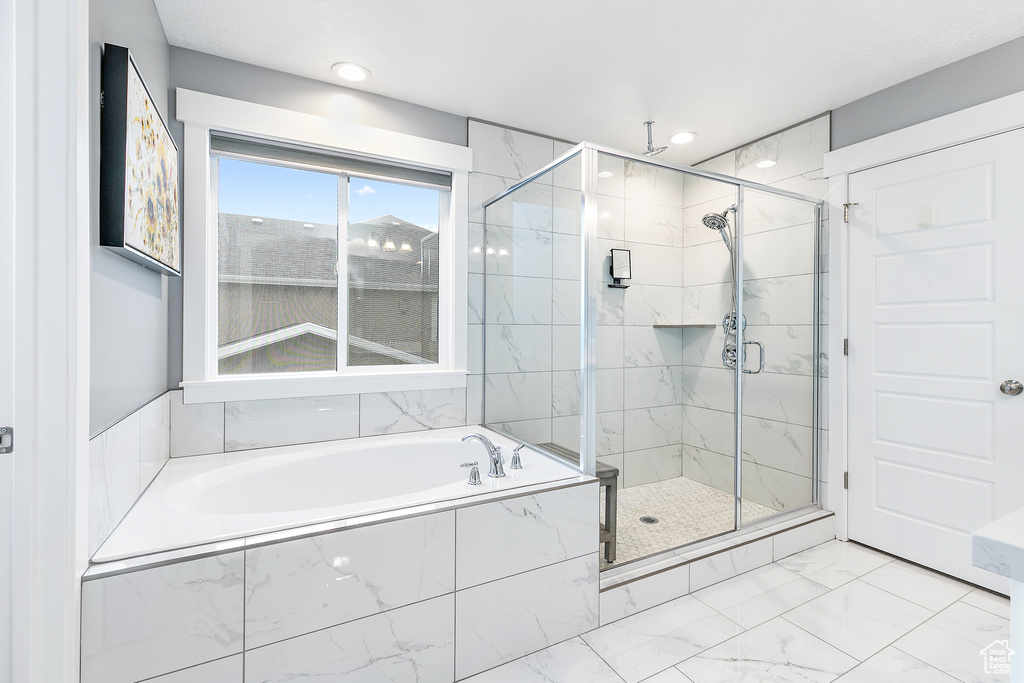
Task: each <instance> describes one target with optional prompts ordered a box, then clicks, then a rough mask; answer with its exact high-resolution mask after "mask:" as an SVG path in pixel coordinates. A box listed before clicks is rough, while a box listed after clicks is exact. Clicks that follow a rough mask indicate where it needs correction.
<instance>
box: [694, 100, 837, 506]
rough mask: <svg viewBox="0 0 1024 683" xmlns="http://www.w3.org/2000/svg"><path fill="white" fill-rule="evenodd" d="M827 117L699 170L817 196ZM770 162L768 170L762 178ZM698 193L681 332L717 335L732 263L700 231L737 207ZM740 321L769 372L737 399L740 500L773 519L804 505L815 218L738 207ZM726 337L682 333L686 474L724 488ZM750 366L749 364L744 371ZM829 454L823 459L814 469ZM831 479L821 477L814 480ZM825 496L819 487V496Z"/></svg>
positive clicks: (765, 199) (790, 207)
mask: <svg viewBox="0 0 1024 683" xmlns="http://www.w3.org/2000/svg"><path fill="white" fill-rule="evenodd" d="M829 121H830V117H829V115H824V116H821V117H819V118H817V119H814V120H812V121H809V122H807V123H804V124H801V125H799V126H796V127H794V128H790V129H788V130H786V131H783V132H781V133H779V134H777V135H773V136H771V137H769V138H766V139H764V140H761V141H758V142H756V143H753V144H751V145H747V146H746V147H742V148H740V149H738V150H736V151H734V152H729V153H727V154H724V155H722V156H719V157H716V158H714V159H711V160H709V161H707V162H705V163H704V164H702V165H701V166H700V167H701V168H703V169H706V170H711V171H716V172H719V173H723V174H726V175H732V176H737V177H740V178H745V179H749V180H754V181H757V182H760V183H763V184H766V185H771V186H773V187H778V188H780V189H785V190H790V191H794V192H799V193H801V194H805V195H809V196H812V197H819V198H824V197H825V195H826V193H827V190H828V184H827V181H825V180H823V179H822V170H821V169H822V161H823V157H824V154H825V152H827V151H828V148H829ZM766 159H767V160H771V161H774V162H775V165H773V166H771V167H769V168H758V167H757V163H758V162H760V161H762V160H766ZM722 187H723V186H720V185H718V184H713V183H707V182H698V183H694V186H693V187H689V186H688V187H687V188H686V190H685V192H684V197H685V209H684V242H685V244H684V248H683V273H684V279H683V281H684V287H683V292H684V297H685V322H687V323H708V324H715V325H720V323H721V321H722V316H723V315H724V314H725V313H726V312H727V311H729V310H731V309H732V306H731V305H730V304H729V301H728V300H729V298H730V297H731V296H732V294H731V287H730V285H729V278H728V272H729V270H728V269H729V265H728V264H729V260H728V259H729V254H728V251H727V250H726V249H725V246H724V245H723V244H722V242H721V239H720V238H719V236H718V234H717V233H715V232H713V231H711V230H708V229H707V228H705V227H704V226H703V225H701V223H700V219H701V217H702V216H703V215H704V214H706V213H708V212H711V211H716V212H720V211H722V210H724V209H725V208H726V207H728V206H729V205H730V204H732V203H733V202H735V201H736V195H735V193H734V192H733V191H732V190H730V189H729V188H725V189H722ZM744 210H745V222H744V230H745V235H746V237H745V240H744V268H745V280H746V283H745V287H744V294H745V299H744V303H745V306H746V311H745V315H746V318H747V322H748V327H747V335H746V336H747V338H748V339H758V340H760V341H762V342H764V344H765V346H766V348H767V353H766V367H765V370H764V373H762V374H760V375H750V376H748V377H747V381H746V384H745V389H746V394H745V401H744V413H745V414H744V419H743V429H744V432H743V433H744V448H743V452H744V476H743V479H744V481H743V492H744V497H745V498H748V499H750V500H753V501H754V502H757V503H760V504H762V505H767V506H769V507H772V508H775V509H785V508H791V507H795V506H798V505H802V504H805V503H808V502H810V500H811V481H810V478H809V475H810V473H811V448H812V441H813V439H814V438H815V435H814V434H813V433H812V402H811V392H812V382H813V380H812V374H811V373H812V363H814V362H815V361H814V359H813V357H812V356H813V338H812V334H813V327H812V323H813V310H814V309H813V289H814V275H813V272H814V256H813V254H814V252H813V247H814V224H813V220H814V212H813V209H812V208H811V207H808V206H807V205H805V204H802V203H799V202H794V201H792V200H786V199H783V198H779V197H774V196H770V195H766V194H762V193H754V192H747V193H746V195H745V201H744ZM827 237H828V226H827V223H826V224H825V225H824V226H823V229H822V235H821V247H822V248H821V269H822V271H823V273H822V276H821V277H822V280H821V282H822V285H823V287H822V290H821V293H820V298H819V306H820V314H821V316H822V318H821V320H822V331H821V344H820V349H821V353H820V355H819V358H818V361H817V362H818V363H819V364H820V370H821V377H822V379H821V380H820V383H821V397H822V400H821V404H822V405H821V406H820V409H821V412H820V415H821V422H820V423H819V427H820V430H819V434H818V437H819V443H820V444H821V445H822V446H824V444H825V443H826V442H827V439H826V438H824V435H825V430H827V428H828V424H827V422H826V418H827V414H828V410H827V402H826V400H825V399H826V397H827V395H828V392H827V384H828V379H827V377H828V359H827V356H826V355H825V351H824V350H825V349H826V347H827V331H828V327H827V322H828V292H827V289H826V288H825V287H824V284H825V283H826V282H827V272H824V271H827V268H828V256H827V252H828V248H827V247H828V242H827ZM722 337H723V332H722V329H721V327H720V326H718V327H715V328H687V329H685V330H684V331H683V341H684V344H683V360H682V363H683V381H682V383H683V403H684V410H683V419H684V426H683V465H682V472H683V475H684V476H686V477H689V478H691V479H695V480H698V481H701V482H704V483H707V484H710V485H712V486H716V487H718V488H720V489H724V490H730V491H731V490H732V472H733V464H732V463H733V458H732V455H731V454H732V453H733V448H734V442H733V433H732V430H733V398H732V388H731V381H732V373H731V371H729V370H727V369H725V368H723V367H722V362H721V349H722V341H723V338H722ZM749 365H750V363H749V362H748V366H749ZM826 460H827V458H826V455H825V454H824V453H822V457H821V462H822V463H825V462H826ZM826 474H827V473H825V472H824V471H823V472H822V479H826V478H827V476H826ZM822 488H823V489H824V487H822Z"/></svg>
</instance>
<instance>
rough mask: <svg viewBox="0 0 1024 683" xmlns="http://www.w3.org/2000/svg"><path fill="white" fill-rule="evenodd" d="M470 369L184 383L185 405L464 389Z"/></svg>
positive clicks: (235, 378) (225, 378)
mask: <svg viewBox="0 0 1024 683" xmlns="http://www.w3.org/2000/svg"><path fill="white" fill-rule="evenodd" d="M467 375H468V371H466V370H434V369H432V370H426V371H423V370H421V371H409V370H404V369H403V370H402V371H396V372H378V373H374V374H365V375H362V374H361V375H335V374H330V375H312V374H306V375H303V376H301V377H299V376H291V377H289V376H281V375H273V376H266V375H263V376H247V377H224V378H220V379H212V380H200V381H185V382H182V383H181V387H182V389H183V392H182V399H183V401H184V402H185V403H221V402H224V401H259V400H264V399H275V398H303V397H308V396H338V395H343V394H369V393H378V392H384V391H423V390H428V389H464V388H465V387H466V378H467Z"/></svg>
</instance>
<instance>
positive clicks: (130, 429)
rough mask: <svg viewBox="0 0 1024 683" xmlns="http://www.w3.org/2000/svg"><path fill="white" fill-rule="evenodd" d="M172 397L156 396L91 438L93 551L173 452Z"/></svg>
mask: <svg viewBox="0 0 1024 683" xmlns="http://www.w3.org/2000/svg"><path fill="white" fill-rule="evenodd" d="M170 399H171V397H170V394H169V393H166V394H163V395H162V396H160V397H158V398H155V399H153V400H152V401H150V402H149V403H147V404H146V405H144V406H142V407H141V408H139V409H138V410H136V411H135V412H134V413H132V414H131V415H129V416H127V417H125V418H124V419H123V420H121V421H120V422H118V423H116V424H114V425H112V426H111V427H109V428H107V429H106V430H104V431H103V432H100V433H99V434H97V435H96V436H94V437H93V438H92V439H90V441H89V555H92V554H93V553H94V552H96V549H97V548H99V547H100V544H101V543H102V542H103V541H104V539H106V537H107V536H109V535H110V532H111V531H113V530H114V527H116V526H117V524H118V523H119V522H120V521H121V519H122V518H123V517H124V516H125V514H127V513H128V510H129V509H130V508H131V506H132V505H133V504H134V503H135V501H136V500H137V499H138V497H139V496H140V495H141V494H142V492H143V491H145V490H146V487H147V486H149V483H150V482H151V481H153V477H155V476H156V475H157V473H159V472H160V468H161V467H163V465H164V463H165V462H166V461H167V458H168V456H169V455H170V422H171V415H170V410H171V400H170Z"/></svg>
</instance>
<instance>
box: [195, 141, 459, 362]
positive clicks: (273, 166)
mask: <svg viewBox="0 0 1024 683" xmlns="http://www.w3.org/2000/svg"><path fill="white" fill-rule="evenodd" d="M212 148H213V150H214V154H213V158H212V167H213V169H215V173H216V183H215V184H216V190H217V363H218V373H219V374H220V375H247V374H259V373H282V372H324V371H331V372H333V371H336V370H337V369H338V368H345V367H355V366H377V365H422V364H435V365H436V364H437V362H438V292H439V289H438V279H439V278H438V275H439V271H438V257H439V240H438V235H439V226H440V217H441V201H442V193H444V194H447V192H448V184H449V183H448V180H447V177H445V176H441V175H438V176H437V177H436V178H434V179H433V180H435V182H436V183H437V184H436V185H430V184H425V183H424V184H420V183H417V184H412V183H411V182H410V181H405V182H403V181H401V180H396V179H394V178H390V177H388V176H389V175H393V174H398V175H401V174H402V173H401V171H402V169H398V168H389V167H387V166H384V165H380V166H379V167H378V168H376V169H375V170H377V171H378V173H379V174H381V175H379V176H374V177H369V176H366V175H363V176H358V175H352V174H350V173H346V172H344V170H336V171H329V170H312V168H325V169H326V168H329V167H331V166H344V165H346V162H349V161H351V163H352V165H356V162H357V161H358V160H346V159H344V158H339V157H328V156H323V157H318V155H316V154H311V153H308V152H303V153H302V154H301V157H302V159H303V161H304V162H305V163H304V164H302V165H301V166H300V165H298V164H289V163H288V159H289V158H292V157H295V156H296V154H295V150H292V149H275V148H274V147H272V146H268V145H261V144H248V145H247V144H246V143H245V142H244V141H239V140H235V139H231V138H220V137H216V136H215V137H214V138H213V144H212ZM359 165H363V166H365V164H359ZM381 176H383V177H381ZM339 244H341V245H342V247H343V248H342V249H340V250H339V248H338V247H339ZM339 321H340V326H339ZM339 339H342V340H347V342H346V343H342V344H339V343H338V340H339Z"/></svg>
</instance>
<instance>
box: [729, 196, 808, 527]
mask: <svg viewBox="0 0 1024 683" xmlns="http://www.w3.org/2000/svg"><path fill="white" fill-rule="evenodd" d="M741 207H742V208H741V213H740V216H739V221H740V222H741V224H742V230H741V231H740V232H741V237H740V238H739V245H738V251H739V252H740V253H742V268H740V269H739V270H740V272H739V278H740V283H741V286H740V291H741V293H742V294H741V296H742V301H741V302H740V303H741V307H742V314H743V321H742V323H743V325H744V327H743V330H742V331H741V334H740V340H741V344H740V347H741V348H739V349H738V350H737V358H739V359H742V374H741V376H740V381H742V384H743V386H742V401H741V404H740V412H741V416H742V417H741V421H740V424H741V428H742V429H741V443H742V446H741V448H740V451H741V454H740V457H741V468H740V470H741V474H740V476H741V481H742V484H741V487H740V489H741V491H742V522H743V524H749V523H752V522H754V521H756V520H758V519H762V518H764V517H767V516H770V515H774V514H777V513H780V512H784V511H786V510H792V509H794V508H799V507H802V506H805V505H809V504H811V503H812V502H814V496H813V484H812V482H813V480H814V476H815V474H816V472H815V471H814V469H815V466H814V458H815V447H814V442H815V432H816V420H815V416H814V405H815V388H814V387H815V385H816V382H817V368H816V365H817V363H816V354H817V345H816V343H815V335H816V329H817V327H816V322H817V321H816V319H815V301H816V286H815V282H816V269H815V263H816V252H817V239H816V238H817V235H818V229H819V226H818V212H817V211H816V205H814V204H811V203H809V202H807V201H801V200H797V199H792V198H789V197H784V196H780V195H776V194H769V193H767V192H762V191H758V190H753V189H750V188H745V189H744V190H743V191H742V201H741Z"/></svg>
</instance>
